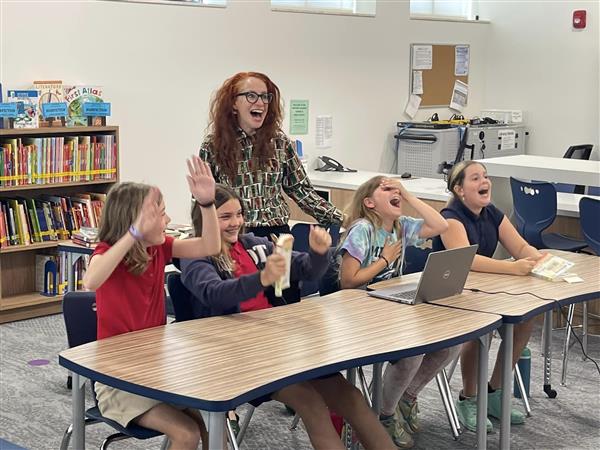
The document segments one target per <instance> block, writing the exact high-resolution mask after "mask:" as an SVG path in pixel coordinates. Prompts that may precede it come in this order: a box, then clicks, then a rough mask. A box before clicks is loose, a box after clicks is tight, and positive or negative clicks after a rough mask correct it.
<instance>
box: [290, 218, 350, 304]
mask: <svg viewBox="0 0 600 450" xmlns="http://www.w3.org/2000/svg"><path fill="white" fill-rule="evenodd" d="M310 226H311V224H309V223H302V222H300V223H296V224H294V226H293V227H292V228H291V230H290V233H291V234H292V236H294V247H293V249H294V250H295V251H297V252H308V251H309V250H310V245H309V244H308V235H309V234H310ZM328 231H329V234H330V235H331V242H332V245H333V246H335V245H337V243H338V242H339V240H340V227H339V225H330V227H329V229H328ZM317 292H319V282H318V281H306V280H304V281H302V282H301V283H300V296H301V297H306V296H308V295H312V294H315V293H317ZM329 293H331V292H329Z"/></svg>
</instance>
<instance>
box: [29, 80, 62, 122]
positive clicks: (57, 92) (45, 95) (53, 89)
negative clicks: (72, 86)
mask: <svg viewBox="0 0 600 450" xmlns="http://www.w3.org/2000/svg"><path fill="white" fill-rule="evenodd" d="M32 88H33V89H35V90H37V91H38V112H39V117H40V118H39V124H40V127H49V126H50V122H49V121H47V120H45V119H44V117H43V116H42V114H43V109H42V104H44V103H59V102H63V101H64V96H63V84H62V80H47V81H46V80H43V81H34V82H33V86H32ZM57 123H60V122H57ZM52 124H53V125H54V122H53V123H52Z"/></svg>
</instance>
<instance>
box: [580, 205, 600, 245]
mask: <svg viewBox="0 0 600 450" xmlns="http://www.w3.org/2000/svg"><path fill="white" fill-rule="evenodd" d="M579 223H580V224H581V231H582V233H583V238H584V239H585V242H587V244H588V246H589V247H590V248H591V249H592V250H594V253H596V255H598V256H600V200H596V199H595V198H590V197H582V198H581V200H579Z"/></svg>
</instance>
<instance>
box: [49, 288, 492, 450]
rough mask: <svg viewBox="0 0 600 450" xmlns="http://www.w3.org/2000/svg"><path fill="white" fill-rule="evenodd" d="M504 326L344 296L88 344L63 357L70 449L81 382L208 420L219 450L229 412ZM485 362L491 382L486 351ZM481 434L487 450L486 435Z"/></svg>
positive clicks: (79, 444)
mask: <svg viewBox="0 0 600 450" xmlns="http://www.w3.org/2000/svg"><path fill="white" fill-rule="evenodd" d="M501 322H502V321H501V317H500V316H498V315H494V314H486V313H479V312H475V311H466V310H461V309H455V308H442V307H439V306H434V305H428V304H423V305H418V306H416V307H415V306H407V305H399V304H396V303H393V302H389V301H385V300H378V299H374V298H371V297H368V296H367V295H366V293H365V291H362V290H344V291H339V292H337V293H335V294H331V295H329V296H326V297H321V298H314V299H310V298H309V299H306V300H303V301H302V302H299V303H295V304H292V305H288V306H284V307H278V308H270V309H266V310H261V311H255V312H250V313H243V314H232V315H228V316H221V317H211V318H206V319H200V320H195V321H189V322H181V323H173V324H169V325H165V326H161V327H156V328H151V329H147V330H142V331H137V332H133V333H126V334H122V335H119V336H114V337H111V338H108V339H102V340H99V341H95V342H91V343H89V344H85V345H82V346H79V347H75V348H71V349H68V350H65V351H63V352H61V353H60V354H59V363H60V364H61V365H62V366H64V367H66V368H67V369H69V370H71V371H72V373H73V392H72V396H73V426H74V430H73V442H74V448H78V449H82V448H84V447H85V431H84V426H83V418H84V397H85V396H84V393H83V384H84V382H85V378H89V379H92V380H96V381H99V382H101V383H104V384H107V385H109V386H114V387H116V388H118V389H123V390H125V391H129V392H133V393H136V394H139V395H144V396H147V397H151V398H155V399H158V400H161V401H165V402H170V403H177V404H181V405H184V406H187V407H191V408H197V409H200V410H204V411H207V412H208V424H207V425H208V428H209V433H210V437H209V448H211V449H214V448H221V447H222V446H223V434H224V433H223V431H224V422H225V412H226V411H228V410H230V409H232V408H234V407H236V406H238V405H240V404H242V403H245V402H247V401H249V400H252V399H255V398H257V397H260V396H262V395H265V394H268V393H271V392H274V391H277V390H278V389H281V388H283V387H285V386H288V385H290V384H293V383H296V382H300V381H305V380H310V379H313V378H315V377H318V376H322V375H326V374H329V373H335V372H338V371H340V370H343V369H349V368H353V367H357V366H361V365H366V364H372V363H376V362H383V361H388V360H394V359H400V358H404V357H408V356H414V355H419V354H422V353H428V352H432V351H436V350H439V349H443V348H446V347H451V346H454V345H457V344H461V343H463V342H466V341H470V340H472V339H475V338H477V337H479V336H482V335H485V334H487V333H489V332H490V331H492V330H494V329H496V328H498V326H500V324H501ZM483 358H485V361H486V370H484V372H485V373H484V377H485V378H484V381H485V382H487V349H486V353H485V355H484V356H483ZM483 358H482V359H483ZM84 377H85V378H84ZM486 410H487V408H486ZM484 419H485V417H483V418H482V420H484ZM482 423H483V422H482ZM479 429H480V430H481V431H482V433H480V434H481V440H482V442H483V443H482V447H485V425H483V426H482V427H480V428H479Z"/></svg>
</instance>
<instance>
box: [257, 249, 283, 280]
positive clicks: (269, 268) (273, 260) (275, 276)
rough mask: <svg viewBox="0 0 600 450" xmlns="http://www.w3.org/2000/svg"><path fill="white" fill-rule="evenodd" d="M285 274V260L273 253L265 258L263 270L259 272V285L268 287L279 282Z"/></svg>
mask: <svg viewBox="0 0 600 450" xmlns="http://www.w3.org/2000/svg"><path fill="white" fill-rule="evenodd" d="M284 273H285V258H284V257H283V255H279V254H277V253H273V254H272V255H269V256H268V257H267V262H266V263H265V268H264V269H263V270H262V271H261V272H260V284H262V285H263V286H264V287H267V286H270V285H272V284H273V283H275V282H276V281H277V280H279V279H280V278H281V277H282V276H283V274H284Z"/></svg>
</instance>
